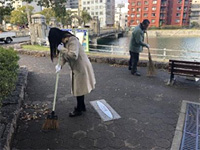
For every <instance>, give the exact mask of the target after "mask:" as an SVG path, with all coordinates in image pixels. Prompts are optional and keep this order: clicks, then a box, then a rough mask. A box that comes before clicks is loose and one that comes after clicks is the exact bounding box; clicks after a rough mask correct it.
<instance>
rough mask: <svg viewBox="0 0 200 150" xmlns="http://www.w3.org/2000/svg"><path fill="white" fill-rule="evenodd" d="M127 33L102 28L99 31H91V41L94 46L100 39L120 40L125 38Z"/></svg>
mask: <svg viewBox="0 0 200 150" xmlns="http://www.w3.org/2000/svg"><path fill="white" fill-rule="evenodd" d="M124 33H125V31H124V30H121V29H116V28H101V29H100V30H99V31H96V32H95V31H93V30H89V39H90V41H91V42H92V43H93V44H97V40H98V39H102V38H105V37H114V38H119V36H124Z"/></svg>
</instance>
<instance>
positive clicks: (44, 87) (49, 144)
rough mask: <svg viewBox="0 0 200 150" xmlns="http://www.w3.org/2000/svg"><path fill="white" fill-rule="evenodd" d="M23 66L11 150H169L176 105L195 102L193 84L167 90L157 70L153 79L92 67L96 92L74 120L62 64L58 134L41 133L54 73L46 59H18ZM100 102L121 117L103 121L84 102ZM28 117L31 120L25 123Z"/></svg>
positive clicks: (195, 86) (196, 88) (72, 101)
mask: <svg viewBox="0 0 200 150" xmlns="http://www.w3.org/2000/svg"><path fill="white" fill-rule="evenodd" d="M20 65H26V66H27V67H28V69H29V71H30V73H29V76H28V87H27V95H26V100H25V102H24V103H25V105H24V111H23V112H22V114H21V119H20V121H19V126H18V130H17V133H16V136H15V137H14V141H13V149H19V150H23V149H26V150H28V149H36V150H40V149H44V150H47V149H50V150H52V149H57V150H115V149H117V150H169V149H170V146H171V143H172V140H173V136H174V131H175V127H176V123H177V120H178V115H179V110H180V106H181V102H182V100H188V101H195V102H198V101H200V98H199V97H200V96H199V83H194V82H191V81H187V80H185V79H183V78H181V77H177V83H176V85H174V86H172V87H171V86H167V85H166V82H167V80H168V78H169V74H168V73H167V72H165V71H163V70H159V71H158V73H157V76H156V77H154V78H148V77H146V76H145V74H146V68H139V69H140V71H141V73H142V75H143V76H141V77H136V76H132V75H131V74H130V72H129V71H128V69H127V67H119V66H111V65H108V64H96V63H94V64H93V67H94V70H95V75H96V79H97V85H96V89H95V90H94V91H93V92H92V93H91V94H89V95H87V96H86V104H87V112H86V113H84V115H83V116H80V117H77V118H69V117H68V113H69V112H70V111H71V110H72V109H73V107H74V106H75V105H76V99H75V98H74V97H73V96H72V95H71V94H70V76H69V69H68V67H67V65H66V66H65V67H64V68H63V70H62V73H61V75H60V82H59V89H58V103H57V111H56V113H57V114H58V116H59V121H60V128H59V130H58V131H50V132H42V131H41V126H42V124H43V122H44V117H45V115H44V114H45V110H46V108H48V107H51V102H52V100H53V92H54V84H55V73H54V72H55V70H54V64H52V63H51V61H50V59H49V58H41V57H40V58H37V57H32V56H26V55H21V59H20ZM98 99H105V100H106V101H107V103H108V104H110V105H111V107H112V108H113V109H114V110H115V111H116V112H117V113H118V114H119V115H120V116H121V117H122V118H120V119H118V120H114V121H110V122H103V121H101V119H100V117H99V115H98V114H97V112H96V111H95V110H94V109H93V107H92V106H91V105H90V104H89V101H93V100H98ZM30 117H32V118H33V119H32V120H30V121H28V120H29V119H30Z"/></svg>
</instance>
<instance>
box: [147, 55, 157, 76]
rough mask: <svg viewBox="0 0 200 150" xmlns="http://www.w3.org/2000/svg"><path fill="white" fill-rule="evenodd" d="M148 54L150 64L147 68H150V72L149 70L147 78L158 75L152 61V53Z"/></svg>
mask: <svg viewBox="0 0 200 150" xmlns="http://www.w3.org/2000/svg"><path fill="white" fill-rule="evenodd" d="M148 54H149V62H148V64H147V68H148V70H147V76H153V75H155V74H156V71H155V67H154V63H153V61H152V59H151V54H150V52H149V53H148Z"/></svg>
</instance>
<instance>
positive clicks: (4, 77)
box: [0, 47, 19, 106]
mask: <svg viewBox="0 0 200 150" xmlns="http://www.w3.org/2000/svg"><path fill="white" fill-rule="evenodd" d="M18 60H19V57H18V56H17V53H16V52H15V51H14V50H13V49H11V48H10V49H5V48H3V47H0V106H1V102H2V100H3V99H4V98H6V96H8V95H9V94H10V93H11V92H12V90H14V88H15V84H16V81H17V75H18V68H19V65H18Z"/></svg>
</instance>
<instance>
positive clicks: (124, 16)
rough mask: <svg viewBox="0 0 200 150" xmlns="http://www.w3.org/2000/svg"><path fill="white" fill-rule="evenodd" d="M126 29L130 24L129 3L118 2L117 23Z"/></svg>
mask: <svg viewBox="0 0 200 150" xmlns="http://www.w3.org/2000/svg"><path fill="white" fill-rule="evenodd" d="M118 23H119V25H120V27H122V28H123V29H125V28H126V27H127V26H128V24H127V23H128V3H122V4H117V5H116V7H115V24H116V25H117V24H118Z"/></svg>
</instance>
